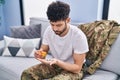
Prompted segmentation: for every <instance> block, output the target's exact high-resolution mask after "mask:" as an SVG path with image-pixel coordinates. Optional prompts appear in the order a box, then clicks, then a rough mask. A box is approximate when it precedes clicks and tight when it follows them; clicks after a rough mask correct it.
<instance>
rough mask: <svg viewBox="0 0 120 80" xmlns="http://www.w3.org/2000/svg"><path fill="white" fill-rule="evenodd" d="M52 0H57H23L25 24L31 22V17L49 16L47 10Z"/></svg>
mask: <svg viewBox="0 0 120 80" xmlns="http://www.w3.org/2000/svg"><path fill="white" fill-rule="evenodd" d="M52 1H55V0H23V8H24V11H23V12H24V21H25V25H28V24H29V18H30V17H43V18H47V15H46V10H47V7H48V5H49V4H50V3H51V2H52Z"/></svg>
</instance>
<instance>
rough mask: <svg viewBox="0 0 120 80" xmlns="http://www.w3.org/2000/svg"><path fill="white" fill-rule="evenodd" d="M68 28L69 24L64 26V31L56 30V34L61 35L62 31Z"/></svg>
mask: <svg viewBox="0 0 120 80" xmlns="http://www.w3.org/2000/svg"><path fill="white" fill-rule="evenodd" d="M66 29H67V26H65V27H64V29H63V30H62V31H54V32H55V34H56V35H59V36H60V35H61V34H62V33H64V32H65V30H66Z"/></svg>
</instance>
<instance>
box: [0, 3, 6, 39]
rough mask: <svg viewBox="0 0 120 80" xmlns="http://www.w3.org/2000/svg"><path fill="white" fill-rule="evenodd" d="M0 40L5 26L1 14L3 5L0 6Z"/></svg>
mask: <svg viewBox="0 0 120 80" xmlns="http://www.w3.org/2000/svg"><path fill="white" fill-rule="evenodd" d="M0 18H1V19H0V40H1V39H2V38H3V35H4V34H5V32H6V27H5V26H4V15H3V5H1V6H0Z"/></svg>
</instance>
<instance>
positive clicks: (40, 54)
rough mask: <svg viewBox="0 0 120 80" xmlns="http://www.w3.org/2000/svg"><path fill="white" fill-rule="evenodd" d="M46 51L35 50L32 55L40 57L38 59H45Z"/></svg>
mask: <svg viewBox="0 0 120 80" xmlns="http://www.w3.org/2000/svg"><path fill="white" fill-rule="evenodd" d="M46 54H47V53H46V52H45V51H42V50H36V51H35V53H34V56H35V58H36V59H38V58H40V59H45V57H46Z"/></svg>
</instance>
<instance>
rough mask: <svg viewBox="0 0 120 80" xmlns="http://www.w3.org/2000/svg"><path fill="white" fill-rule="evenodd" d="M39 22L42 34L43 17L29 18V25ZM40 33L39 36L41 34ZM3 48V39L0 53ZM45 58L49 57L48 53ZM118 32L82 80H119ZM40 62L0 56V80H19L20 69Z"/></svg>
mask: <svg viewBox="0 0 120 80" xmlns="http://www.w3.org/2000/svg"><path fill="white" fill-rule="evenodd" d="M33 24H41V25H42V31H41V32H42V33H41V34H42V35H43V32H44V30H45V29H46V27H47V26H48V25H49V22H48V20H46V19H43V18H30V25H33ZM42 35H41V36H42ZM3 49H4V41H3V40H2V41H0V54H1V55H2V51H3ZM47 58H51V56H50V55H48V56H47ZM119 61H120V34H119V36H118V38H117V39H116V41H115V43H114V44H113V45H112V47H111V50H110V52H109V55H108V56H107V58H106V59H105V60H104V61H103V63H102V65H101V67H100V68H99V69H97V70H96V72H95V73H94V74H93V75H88V74H87V75H85V77H84V78H83V80H120V64H119ZM38 63H40V62H39V61H37V60H36V59H35V58H34V57H32V58H31V57H5V56H0V80H20V75H21V73H22V71H23V70H24V69H26V68H28V67H30V66H33V65H35V64H38Z"/></svg>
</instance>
